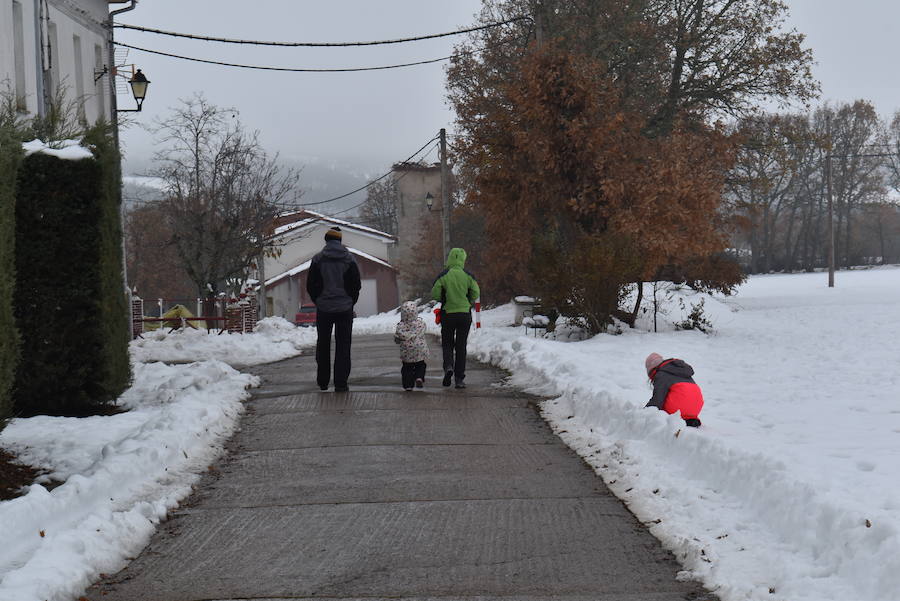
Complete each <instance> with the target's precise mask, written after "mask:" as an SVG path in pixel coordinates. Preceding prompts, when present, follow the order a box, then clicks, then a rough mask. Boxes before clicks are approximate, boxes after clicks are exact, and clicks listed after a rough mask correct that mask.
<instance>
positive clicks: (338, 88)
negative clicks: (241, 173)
mask: <svg viewBox="0 0 900 601" xmlns="http://www.w3.org/2000/svg"><path fill="white" fill-rule="evenodd" d="M786 2H787V4H788V5H789V6H790V7H791V13H792V14H791V18H790V21H789V25H790V26H792V27H795V28H796V29H798V30H799V31H800V32H802V33H805V34H806V35H807V36H808V37H807V43H808V46H809V47H811V48H812V49H813V52H814V55H815V60H816V62H817V65H816V66H815V70H814V74H815V75H816V77H817V78H819V79H820V80H821V82H822V88H823V100H838V101H850V100H853V99H856V98H867V99H870V100H872V101H873V102H874V103H875V106H876V108H877V109H878V110H879V112H881V113H882V114H884V115H890V114H892V113H893V112H894V110H896V109H897V108H900V79H898V77H897V73H896V68H895V65H896V62H897V59H896V57H895V54H896V52H897V50H896V47H895V40H896V39H898V37H900V35H898V34H900V31H898V29H900V2H898V1H897V0H852V1H850V0H786ZM479 6H480V0H453V1H452V2H448V1H446V0H380V1H373V0H329V1H324V2H323V1H307V0H265V1H260V2H254V3H248V2H245V1H238V0H190V2H186V1H184V0H142V1H141V2H140V3H139V4H138V7H137V9H136V10H134V11H132V12H128V13H124V14H122V15H120V16H119V17H118V18H117V22H120V23H129V24H135V25H141V26H146V27H155V28H159V29H167V30H174V31H180V32H188V33H197V34H206V35H214V36H225V37H234V38H243V39H262V40H296V41H329V42H335V41H355V40H377V39H388V38H397V37H409V36H415V35H422V34H429V33H438V32H444V31H452V30H454V29H458V28H461V27H466V26H469V25H471V24H472V23H473V20H474V19H473V15H474V14H475V13H476V12H477V11H478V8H479ZM116 37H117V39H118V40H119V41H122V42H126V43H129V44H133V45H135V46H143V47H146V48H151V49H156V50H164V51H167V52H171V53H176V54H184V55H188V56H194V57H199V58H205V59H214V60H220V61H225V62H236V63H250V64H257V65H268V66H282V67H304V68H307V67H308V68H343V67H360V66H377V65H387V64H395V63H402V62H411V61H417V60H426V59H432V58H437V57H442V56H446V55H448V54H450V52H451V49H452V45H453V43H454V41H455V40H458V39H459V38H458V37H456V38H442V39H438V40H429V41H423V42H416V43H410V44H398V45H394V46H380V47H367V48H346V49H345V48H336V49H309V48H296V49H293V48H257V47H250V46H235V45H225V44H216V43H210V42H202V41H191V40H179V39H174V38H170V37H163V36H158V35H153V34H148V33H140V32H134V31H129V30H122V29H119V30H117V31H116ZM127 62H129V63H135V64H136V65H137V66H138V67H140V68H142V69H143V70H144V72H145V73H146V75H147V76H148V78H149V79H150V80H151V82H152V83H151V86H150V91H149V93H148V95H147V100H146V102H145V104H144V110H143V112H142V113H136V114H135V115H136V119H135V121H136V122H137V123H139V124H140V123H149V122H151V121H152V119H153V118H154V117H158V116H161V115H164V114H165V113H166V111H167V109H168V108H169V107H171V106H173V105H175V104H176V103H177V101H178V99H179V98H182V97H189V96H191V95H192V94H193V93H194V92H195V91H202V92H203V93H204V94H205V95H206V97H207V98H208V99H209V100H210V101H211V102H213V103H215V104H217V105H220V106H229V107H235V108H237V109H238V110H239V111H240V114H241V118H242V120H243V121H244V123H245V125H246V126H248V127H249V128H251V129H258V130H260V132H261V135H262V139H263V142H264V143H265V144H266V146H267V147H268V148H269V149H270V150H272V151H273V152H274V151H278V152H280V153H281V154H282V156H284V157H287V158H290V159H297V160H300V161H301V162H311V161H318V162H320V163H325V164H328V163H331V162H337V163H340V164H342V165H344V166H346V165H350V166H353V167H354V168H357V169H359V170H363V171H366V172H367V173H368V174H369V175H378V174H380V172H383V171H384V170H386V169H387V168H389V166H390V164H391V163H393V162H395V161H399V160H402V159H405V158H406V157H407V156H408V155H410V154H412V153H413V152H414V151H415V150H416V149H418V148H419V147H420V146H421V145H422V144H424V143H425V142H426V141H427V140H428V139H429V138H431V137H432V136H433V135H435V134H436V132H437V131H438V129H440V128H441V127H447V128H448V129H451V130H452V119H453V116H452V114H451V112H450V110H449V108H448V107H447V104H446V100H445V92H444V69H445V66H446V62H442V63H436V64H430V65H422V66H416V67H408V68H405V69H394V70H388V71H374V72H364V73H285V72H268V71H251V70H244V69H235V68H228V67H220V66H213V65H204V64H200V63H192V62H187V61H181V60H176V59H172V58H167V57H162V56H153V55H150V54H145V53H143V52H139V51H134V50H132V51H130V56H129V57H128V60H127ZM121 102H122V103H123V104H127V103H128V101H127V100H126V99H124V98H123V99H122V100H121ZM130 102H131V103H133V101H130ZM122 139H123V142H124V144H125V149H126V152H127V153H128V158H129V159H130V165H140V164H142V163H144V161H145V160H146V159H147V158H148V157H149V155H150V154H151V152H152V143H151V137H150V135H149V134H148V133H147V132H145V131H143V130H141V129H140V127H139V126H133V127H131V128H129V129H128V130H126V131H124V132H123V134H122ZM431 158H432V159H433V160H435V155H432V157H431ZM131 170H132V171H133V170H134V169H131Z"/></svg>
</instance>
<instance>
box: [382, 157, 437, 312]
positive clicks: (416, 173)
mask: <svg viewBox="0 0 900 601" xmlns="http://www.w3.org/2000/svg"><path fill="white" fill-rule="evenodd" d="M393 177H394V182H395V183H396V186H397V244H396V245H395V247H394V248H393V249H392V256H391V260H390V261H389V262H390V263H391V264H392V265H394V266H396V267H397V269H398V270H399V273H398V282H397V284H398V286H399V288H400V296H401V297H402V298H407V297H408V296H409V294H410V291H409V288H410V287H409V286H408V284H407V283H406V282H405V280H404V278H403V266H404V265H407V264H409V262H410V261H411V260H412V254H413V248H415V246H416V244H417V243H418V242H419V239H420V238H421V236H422V232H423V231H424V228H423V227H422V226H423V223H425V220H426V219H434V220H436V221H437V222H438V223H439V222H440V220H441V168H440V166H433V167H418V166H411V167H407V166H402V165H401V166H395V167H394V174H393ZM429 192H430V193H431V195H432V196H433V197H434V202H433V204H432V207H431V210H430V211H429V210H428V206H427V205H426V204H425V195H426V194H428V193H429ZM438 228H439V229H438V231H440V226H438Z"/></svg>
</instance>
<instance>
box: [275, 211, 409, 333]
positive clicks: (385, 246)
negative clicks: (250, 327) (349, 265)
mask: <svg viewBox="0 0 900 601" xmlns="http://www.w3.org/2000/svg"><path fill="white" fill-rule="evenodd" d="M291 219H296V221H290V220H291ZM280 221H281V223H282V225H280V226H279V227H277V228H276V230H275V235H276V237H277V241H276V246H277V248H278V251H279V255H278V256H277V257H267V258H266V259H265V274H264V277H265V280H266V293H265V298H266V315H267V316H273V315H274V316H279V317H284V318H285V319H287V320H289V321H293V319H294V315H295V314H296V313H297V311H298V310H299V307H300V305H302V304H305V303H309V302H310V299H309V297H308V295H307V293H306V289H305V286H306V275H307V273H308V271H309V266H310V262H311V260H312V258H313V257H314V256H315V255H316V254H317V253H318V252H319V251H321V250H322V248H323V247H324V246H325V232H327V231H328V230H329V228H331V227H334V226H337V227H340V228H341V232H342V236H343V239H342V244H343V245H344V246H346V247H347V248H348V249H349V250H350V252H351V254H353V257H354V259H356V263H357V265H358V266H359V269H360V279H361V281H362V289H361V290H360V295H359V302H358V303H357V304H356V308H355V310H356V314H357V315H358V316H360V317H365V316H368V315H374V314H376V313H381V312H383V311H387V310H390V309H394V308H396V306H397V304H398V300H397V299H398V295H397V276H396V270H395V269H394V267H393V266H392V265H391V264H390V262H389V259H390V255H391V253H392V249H393V247H394V245H395V244H396V239H395V238H394V237H393V236H391V235H390V234H387V233H385V232H382V231H379V230H376V229H374V228H370V227H366V226H363V225H357V224H354V223H352V222H349V221H344V220H341V219H335V218H333V217H329V216H326V215H322V214H320V213H315V212H312V211H301V212H299V213H297V214H295V215H293V216H283V217H282V218H281V219H280Z"/></svg>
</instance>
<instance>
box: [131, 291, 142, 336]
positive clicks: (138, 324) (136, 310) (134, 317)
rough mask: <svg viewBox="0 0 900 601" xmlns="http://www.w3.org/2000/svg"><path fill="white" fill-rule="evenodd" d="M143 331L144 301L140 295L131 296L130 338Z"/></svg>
mask: <svg viewBox="0 0 900 601" xmlns="http://www.w3.org/2000/svg"><path fill="white" fill-rule="evenodd" d="M143 333H144V301H143V300H142V299H141V297H139V296H137V295H134V296H132V297H131V338H132V340H133V339H135V338H137V337H138V336H140V335H141V334H143Z"/></svg>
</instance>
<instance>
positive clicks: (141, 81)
mask: <svg viewBox="0 0 900 601" xmlns="http://www.w3.org/2000/svg"><path fill="white" fill-rule="evenodd" d="M128 83H129V84H130V85H131V93H132V94H133V95H134V100H135V102H137V108H136V109H118V112H120V113H139V112H140V111H141V107H142V106H143V105H144V97H146V96H147V86H148V85H149V84H150V80H149V79H147V76H146V75H144V73H143V72H142V71H141V70H140V69H138V70H137V71H135V73H134V75H132V76H131V79H129V80H128Z"/></svg>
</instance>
